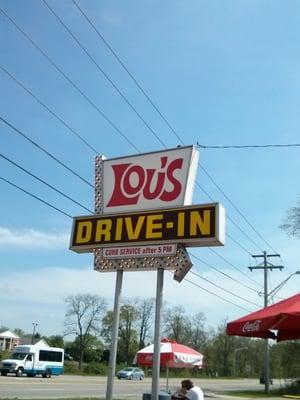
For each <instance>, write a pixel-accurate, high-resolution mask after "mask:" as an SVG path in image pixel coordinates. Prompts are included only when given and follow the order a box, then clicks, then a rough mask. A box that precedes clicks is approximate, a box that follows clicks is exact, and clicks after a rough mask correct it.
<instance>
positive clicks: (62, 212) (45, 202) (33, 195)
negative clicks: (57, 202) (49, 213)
mask: <svg viewBox="0 0 300 400" xmlns="http://www.w3.org/2000/svg"><path fill="white" fill-rule="evenodd" d="M0 179H1V180H2V181H4V182H6V183H8V184H9V185H11V186H13V187H15V188H16V189H18V190H21V191H22V192H23V193H26V194H28V196H31V197H33V198H34V199H36V200H38V201H40V202H41V203H43V204H46V205H47V206H48V207H51V208H53V209H54V210H56V211H58V212H60V213H61V214H63V215H65V216H67V217H69V218H72V219H73V217H72V216H71V215H70V214H68V213H66V212H65V211H63V210H61V209H59V208H58V207H56V206H53V205H52V204H50V203H48V202H47V201H46V200H43V199H41V198H40V197H38V196H36V195H35V194H33V193H31V192H28V191H27V190H26V189H23V188H21V187H20V186H18V185H16V184H15V183H13V182H11V181H9V180H8V179H5V178H3V177H2V176H0Z"/></svg>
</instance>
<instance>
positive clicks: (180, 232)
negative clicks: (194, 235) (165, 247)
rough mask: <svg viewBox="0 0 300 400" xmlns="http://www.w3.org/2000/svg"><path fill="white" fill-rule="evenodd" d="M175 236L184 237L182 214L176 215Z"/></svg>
mask: <svg viewBox="0 0 300 400" xmlns="http://www.w3.org/2000/svg"><path fill="white" fill-rule="evenodd" d="M177 236H184V212H179V213H178V218H177Z"/></svg>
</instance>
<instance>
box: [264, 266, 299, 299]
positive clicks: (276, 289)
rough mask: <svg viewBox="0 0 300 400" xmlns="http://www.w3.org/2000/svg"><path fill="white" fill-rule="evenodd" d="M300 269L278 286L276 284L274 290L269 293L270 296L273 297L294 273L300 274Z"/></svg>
mask: <svg viewBox="0 0 300 400" xmlns="http://www.w3.org/2000/svg"><path fill="white" fill-rule="evenodd" d="M299 274H300V271H299V270H298V271H295V272H293V273H292V274H291V275H289V276H288V277H287V278H286V279H284V280H283V281H282V282H281V283H279V285H278V286H276V287H275V288H274V289H273V290H271V291H270V292H269V293H268V298H270V297H273V296H274V295H275V294H276V293H277V292H278V291H279V290H280V289H281V288H282V287H283V286H284V285H285V284H286V283H287V281H288V280H289V279H290V278H291V277H292V276H294V275H299Z"/></svg>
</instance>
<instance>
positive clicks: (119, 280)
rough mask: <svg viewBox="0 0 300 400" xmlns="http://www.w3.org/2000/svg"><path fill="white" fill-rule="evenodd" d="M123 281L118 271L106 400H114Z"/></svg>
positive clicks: (121, 274)
mask: <svg viewBox="0 0 300 400" xmlns="http://www.w3.org/2000/svg"><path fill="white" fill-rule="evenodd" d="M122 281H123V271H122V270H118V271H117V279H116V289H115V301H114V314H113V325H112V335H111V345H110V352H109V364H108V374H107V386H106V400H112V398H113V385H114V377H115V370H116V358H117V349H118V330H119V320H120V304H121V301H120V300H121V292H122Z"/></svg>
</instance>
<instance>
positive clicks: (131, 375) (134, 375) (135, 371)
mask: <svg viewBox="0 0 300 400" xmlns="http://www.w3.org/2000/svg"><path fill="white" fill-rule="evenodd" d="M117 378H118V379H130V380H132V379H137V380H140V381H142V380H143V379H144V378H145V374H144V371H143V370H142V369H141V368H137V367H127V368H124V369H121V370H120V371H118V372H117Z"/></svg>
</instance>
